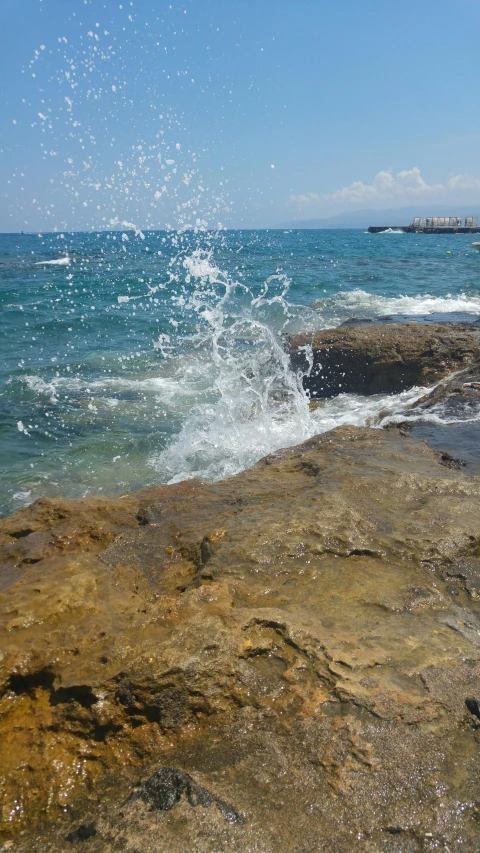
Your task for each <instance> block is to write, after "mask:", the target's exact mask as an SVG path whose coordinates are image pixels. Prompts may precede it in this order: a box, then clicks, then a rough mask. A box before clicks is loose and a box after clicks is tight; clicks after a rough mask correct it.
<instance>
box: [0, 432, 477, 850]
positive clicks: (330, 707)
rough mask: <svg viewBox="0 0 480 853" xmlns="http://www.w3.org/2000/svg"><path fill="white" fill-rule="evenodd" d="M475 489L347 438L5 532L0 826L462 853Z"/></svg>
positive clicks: (469, 797)
mask: <svg viewBox="0 0 480 853" xmlns="http://www.w3.org/2000/svg"><path fill="white" fill-rule="evenodd" d="M443 462H444V460H443ZM479 491H480V478H477V477H470V478H468V477H466V476H465V474H464V473H463V470H461V469H457V468H455V467H446V466H445V464H442V459H441V454H439V453H437V452H435V451H433V450H432V449H431V448H430V447H428V445H427V444H426V443H424V442H419V441H415V440H413V439H411V438H410V437H408V436H406V435H401V434H399V432H398V431H393V430H392V431H389V432H385V431H381V430H368V429H359V428H353V427H344V428H341V429H337V430H334V431H332V432H330V433H326V434H324V435H322V436H317V437H315V438H313V439H311V440H309V441H307V442H305V443H304V444H303V445H301V446H299V447H294V448H289V449H287V450H283V451H279V452H278V453H275V454H272V455H271V456H268V457H266V458H265V459H263V460H262V461H261V462H259V463H258V464H257V465H255V466H254V467H253V468H252V469H250V470H248V471H245V472H243V473H242V474H240V475H238V476H237V477H234V478H231V479H229V480H225V481H222V482H219V483H213V484H203V483H200V482H198V481H188V482H184V483H180V484H177V485H173V486H165V487H157V488H149V489H144V490H142V491H140V492H137V493H135V494H130V495H126V496H124V497H122V498H111V499H108V498H103V499H97V498H95V499H85V500H83V501H65V500H62V499H42V500H41V501H37V502H36V503H35V504H33V505H32V506H30V507H28V508H26V509H24V510H22V511H21V512H20V513H17V515H15V516H13V517H12V518H7V519H3V520H2V521H0V543H1V559H2V564H1V566H2V567H1V570H0V579H1V582H2V591H1V592H0V605H1V611H0V614H1V615H0V696H1V698H0V738H1V746H0V748H1V754H2V764H1V768H0V790H1V795H2V812H1V814H2V823H1V825H0V826H1V832H2V835H0V838H1V839H8V838H14V839H15V842H14V843H15V851H16V853H17V851H18V853H26V851H31V850H32V849H35V850H37V851H47V850H48V851H50V853H60V851H64V849H65V838H66V835H67V834H68V833H70V832H73V833H75V832H76V831H78V830H76V829H75V827H79V825H80V826H82V825H90V823H91V817H88V819H87V818H86V815H89V816H90V815H92V813H95V821H94V824H95V831H96V835H95V837H94V838H93V837H92V839H91V840H90V839H85V841H84V843H85V849H87V845H90V848H88V849H94V850H95V851H100V853H107V851H108V853H116V851H123V850H126V849H131V850H142V851H158V850H165V851H166V850H168V851H171V853H184V851H185V850H187V849H188V850H190V849H191V850H195V851H197V853H211V851H212V850H218V851H229V853H230V851H234V853H235V851H237V853H244V851H245V850H248V849H261V850H264V851H265V853H267V852H268V853H276V851H278V850H291V851H296V853H299V851H302V853H317V851H319V850H325V851H327V850H335V851H336V853H351V851H352V850H356V851H357V850H358V851H360V853H376V851H380V850H382V851H384V850H387V851H397V853H400V851H402V853H408V851H412V853H413V851H415V852H416V851H425V853H429V851H433V850H442V849H444V850H446V849H447V847H448V848H449V849H450V850H454V849H456V848H457V846H458V844H461V846H462V850H464V851H471V853H474V851H475V853H476V851H477V849H478V836H479V828H480V823H479V814H480V812H479V807H478V804H479V803H480V777H479V775H478V772H477V771H478V761H479V750H480V732H479V730H478V729H477V728H475V727H474V726H472V724H471V715H470V713H469V711H468V710H467V707H466V706H465V704H464V697H465V696H470V697H471V696H478V695H479V692H480V640H479V638H480V601H479V599H478V596H477V595H476V589H477V588H480V501H479ZM159 764H161V765H162V768H161V775H160V776H159V771H158V766H159ZM177 767H181V768H182V770H181V771H179V770H176V769H173V768H177ZM156 768H157V769H156ZM162 774H163V775H162ZM165 774H167V775H168V779H166V776H165ZM172 774H173V775H172ZM139 776H143V777H144V778H148V781H147V782H146V783H145V784H144V786H143V788H141V789H140V790H142V791H143V794H142V795H141V796H139V797H137V798H136V799H137V803H136V804H135V802H134V801H133V802H132V805H131V807H130V806H129V807H122V803H124V802H125V799H126V798H127V797H128V795H129V793H130V792H131V791H132V786H133V784H134V780H135V779H137V778H139ZM152 779H153V781H152ZM169 780H170V781H169ZM193 780H195V781H193ZM167 782H168V784H167ZM170 783H171V784H170ZM162 786H163V787H162ZM157 788H158V789H159V791H160V794H159V797H160V800H161V802H163V803H164V804H165V803H167V807H166V808H163V809H162V808H159V809H153V810H152V809H150V808H145V805H144V804H146V805H152V802H150V799H149V797H151V796H153V795H155V797H156V796H157V794H156V793H155V791H156V789H157ZM153 789H155V791H154V790H153ZM160 789H161V790H160ZM152 791H153V794H152ZM162 791H163V793H162ZM211 792H215V793H211ZM157 793H158V792H157ZM162 797H163V799H162ZM172 797H173V800H172ZM189 797H190V799H191V800H192V801H193V802H194V803H195V808H192V805H191V803H190V800H189ZM157 799H158V798H157ZM171 801H172V803H173V805H175V808H170V807H169V806H168V804H169V803H170V802H171ZM228 803H234V804H235V809H234V810H233V809H231V807H230V806H228V805H227V804H228ZM219 804H222V808H223V809H225V810H227V811H226V812H225V813H223V812H222V808H221V807H220V805H219ZM212 805H216V808H212V807H211V806H212ZM228 810H230V811H231V813H232V814H233V813H234V814H236V815H240V814H242V815H245V818H246V820H245V823H238V822H235V821H234V820H233V819H232V820H230V819H229V818H228V817H226V815H227V812H228ZM20 830H22V831H24V834H23V835H20V834H19V831H20Z"/></svg>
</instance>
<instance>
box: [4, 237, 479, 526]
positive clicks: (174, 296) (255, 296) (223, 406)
mask: <svg viewBox="0 0 480 853" xmlns="http://www.w3.org/2000/svg"><path fill="white" fill-rule="evenodd" d="M0 294H1V314H0V323H1V335H2V360H1V365H0V374H1V375H0V383H1V385H0V404H1V414H0V429H1V438H2V441H1V466H0V467H1V471H0V505H1V512H2V513H11V512H13V511H15V510H17V509H19V508H20V507H22V506H24V505H26V504H28V503H30V502H32V501H33V500H35V499H36V498H38V497H39V496H41V495H58V494H62V495H64V496H68V497H81V496H86V495H91V494H95V493H99V494H118V493H123V492H126V491H129V490H132V489H138V488H141V487H143V486H147V485H151V484H159V483H168V482H176V481H179V480H182V479H185V478H191V477H199V478H201V479H204V480H216V479H220V478H223V477H228V476H231V475H234V474H236V473H237V472H239V471H241V470H243V469H245V468H246V467H248V466H250V465H252V464H254V463H255V462H256V461H257V460H258V459H260V458H261V457H263V456H265V455H266V454H268V453H270V452H272V451H274V450H276V449H278V448H280V447H286V446H289V445H293V444H297V443H298V442H301V441H303V440H305V439H307V438H309V437H310V436H312V435H314V434H316V433H321V432H325V431H326V430H329V429H332V428H334V427H335V426H338V425H340V424H356V425H369V426H372V427H378V426H381V425H382V424H385V423H386V422H387V421H388V420H395V419H402V418H405V417H408V416H411V414H410V415H409V407H410V405H411V403H412V402H413V401H414V400H415V399H416V398H418V397H419V396H421V395H422V394H423V393H424V392H425V389H420V388H414V389H412V390H410V391H408V392H404V393H402V394H398V395H391V396H385V395H379V396H375V397H362V396H358V395H351V394H350V395H346V394H343V395H340V396H339V397H337V398H335V399H333V400H329V401H326V402H325V403H324V404H322V405H321V406H319V407H317V408H312V407H310V406H309V400H308V398H307V396H306V394H305V392H304V390H303V387H302V381H301V377H300V376H296V375H295V374H294V373H293V372H292V370H291V367H290V364H289V360H288V357H287V355H286V351H285V341H286V338H287V337H288V335H289V334H292V333H294V332H298V331H305V330H316V329H324V328H329V327H335V326H338V325H340V324H341V323H343V322H345V321H347V320H349V319H351V318H360V319H361V318H363V319H375V318H377V317H385V316H390V317H392V318H394V319H395V318H402V319H404V318H406V317H408V318H413V319H415V318H416V319H418V320H419V321H422V322H428V320H431V319H442V318H446V317H447V318H448V319H470V320H471V319H474V320H476V319H478V318H479V317H480V256H479V253H478V252H476V251H475V249H473V248H472V247H471V238H470V237H469V236H468V235H445V236H438V235H432V236H427V235H410V234H400V233H395V232H392V233H388V234H383V235H382V234H375V235H370V234H368V233H366V232H364V231H353V230H352V231H350V230H342V231H331V230H328V231H327V230H325V231H304V230H294V231H290V230H288V231H283V230H271V231H222V230H220V231H217V232H213V231H198V230H185V231H168V232H166V231H150V232H142V231H140V230H139V229H138V228H137V229H135V230H123V231H121V230H117V231H108V232H97V233H88V234H87V233H73V234H72V233H62V234H60V233H55V234H4V235H0ZM422 417H423V419H424V420H427V421H428V419H429V418H430V419H431V420H432V421H435V422H436V423H440V424H442V423H444V422H445V423H447V421H448V423H450V422H451V420H452V413H451V411H449V412H448V415H447V414H445V415H442V410H441V409H438V410H436V411H435V412H433V413H431V414H429V413H427V414H425V415H423V416H422ZM442 417H443V421H442ZM455 419H457V420H460V421H463V422H465V423H476V422H478V421H479V420H480V411H479V409H478V407H476V406H471V405H470V406H469V408H468V411H467V410H465V411H464V412H462V411H459V413H458V416H457V415H455V417H454V420H455Z"/></svg>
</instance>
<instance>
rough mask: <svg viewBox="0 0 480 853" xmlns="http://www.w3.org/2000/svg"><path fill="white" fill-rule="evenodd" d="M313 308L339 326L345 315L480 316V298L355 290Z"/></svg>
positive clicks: (317, 303) (338, 294)
mask: <svg viewBox="0 0 480 853" xmlns="http://www.w3.org/2000/svg"><path fill="white" fill-rule="evenodd" d="M312 308H314V309H315V310H316V311H318V312H325V313H326V314H327V313H328V315H330V321H331V322H332V323H333V325H336V320H338V321H339V322H342V320H343V319H344V318H345V316H350V317H351V316H368V317H381V316H385V315H386V314H412V315H416V314H417V315H421V314H436V313H438V314H446V313H448V314H450V313H453V312H457V311H458V312H461V313H465V314H480V297H479V296H468V295H467V294H466V293H458V294H456V295H450V294H447V296H432V295H431V294H430V293H425V294H419V295H417V296H396V297H388V296H377V295H375V294H373V293H367V292H366V291H365V290H361V289H355V290H349V291H346V292H341V293H336V294H335V295H334V296H330V297H326V298H325V299H319V300H317V301H316V302H315V303H314V304H313V305H312ZM332 315H333V316H332ZM335 315H337V317H335Z"/></svg>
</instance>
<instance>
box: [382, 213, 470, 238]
mask: <svg viewBox="0 0 480 853" xmlns="http://www.w3.org/2000/svg"><path fill="white" fill-rule="evenodd" d="M368 230H369V232H370V234H380V233H381V232H382V231H403V232H404V233H405V234H480V225H479V224H478V216H465V218H464V219H462V217H461V216H425V217H423V216H415V217H414V219H413V222H411V223H410V225H370V228H369V229H368Z"/></svg>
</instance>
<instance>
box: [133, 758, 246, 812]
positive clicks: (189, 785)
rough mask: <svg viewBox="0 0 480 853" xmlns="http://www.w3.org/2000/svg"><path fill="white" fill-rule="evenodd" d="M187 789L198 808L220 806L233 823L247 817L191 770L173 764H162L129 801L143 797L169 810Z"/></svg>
mask: <svg viewBox="0 0 480 853" xmlns="http://www.w3.org/2000/svg"><path fill="white" fill-rule="evenodd" d="M183 793H185V794H186V797H187V800H188V802H189V804H190V805H191V806H193V807H194V808H195V807H196V806H205V807H206V808H210V806H213V805H215V806H217V808H218V810H219V812H220V814H221V815H222V817H223V818H225V820H228V821H229V823H243V818H242V817H241V816H240V815H239V814H238V813H237V812H236V811H235V809H233V808H232V806H229V805H228V804H227V803H224V802H223V800H221V799H219V797H216V796H215V795H214V794H211V793H210V792H209V791H206V790H205V788H202V787H201V786H200V785H197V784H196V783H195V782H194V781H193V779H192V777H191V776H189V775H188V773H183V772H182V771H181V770H177V769H176V768H172V767H160V768H159V769H158V770H156V771H155V773H154V774H153V775H152V776H150V778H149V779H147V781H146V782H145V783H144V784H143V785H140V786H139V787H138V788H136V790H135V791H134V792H133V794H131V795H130V797H128V799H127V802H131V801H132V800H135V799H141V800H143V801H144V802H145V803H148V804H149V805H150V807H151V808H152V809H159V810H160V811H169V810H170V809H172V808H173V807H174V805H175V804H176V803H178V801H179V800H180V798H181V797H182V795H183Z"/></svg>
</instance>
